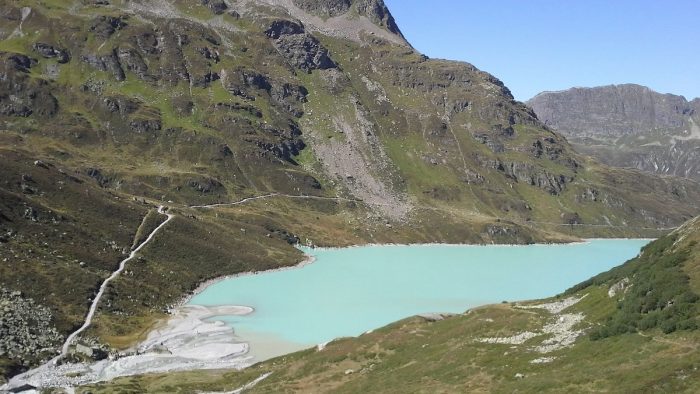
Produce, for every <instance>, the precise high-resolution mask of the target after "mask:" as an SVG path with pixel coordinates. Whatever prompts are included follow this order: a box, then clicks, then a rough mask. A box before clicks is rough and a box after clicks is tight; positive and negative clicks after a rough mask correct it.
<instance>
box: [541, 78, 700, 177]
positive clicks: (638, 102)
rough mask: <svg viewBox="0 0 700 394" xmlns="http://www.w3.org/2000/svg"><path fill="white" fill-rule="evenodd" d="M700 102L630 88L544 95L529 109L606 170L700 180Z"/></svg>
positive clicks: (612, 86) (617, 86)
mask: <svg viewBox="0 0 700 394" xmlns="http://www.w3.org/2000/svg"><path fill="white" fill-rule="evenodd" d="M698 102H700V100H698V99H695V100H693V101H691V102H688V101H687V100H686V99H685V98H684V97H683V96H677V95H673V94H661V93H657V92H655V91H653V90H651V89H649V88H647V87H644V86H639V85H631V84H628V85H610V86H602V87H596V88H573V89H569V90H565V91H560V92H543V93H540V94H538V95H537V96H535V97H533V98H532V99H531V100H529V101H528V104H529V105H530V106H532V108H533V109H534V110H535V112H536V113H537V116H538V117H539V118H540V120H542V121H543V122H544V123H545V124H546V125H548V126H549V127H551V128H552V129H554V130H556V131H558V132H560V133H562V134H564V135H565V136H566V137H567V138H568V139H569V141H571V142H572V144H573V145H574V147H575V148H576V149H577V150H578V151H580V152H582V153H585V154H587V155H591V156H594V157H596V158H597V159H599V160H601V161H602V162H604V163H606V164H609V165H613V166H618V167H632V168H637V169H640V170H643V171H647V172H654V173H661V174H667V175H676V176H682V177H688V178H693V179H696V180H700V111H699V110H700V106H698V105H697V104H698Z"/></svg>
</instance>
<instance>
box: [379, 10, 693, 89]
mask: <svg viewBox="0 0 700 394" xmlns="http://www.w3.org/2000/svg"><path fill="white" fill-rule="evenodd" d="M385 3H386V4H387V6H388V7H389V9H390V10H391V12H392V14H393V15H394V17H395V18H396V21H397V23H398V24H399V27H400V28H401V30H402V31H403V33H404V35H405V36H406V38H407V39H408V40H409V42H411V44H413V46H414V47H415V48H416V49H417V50H419V51H420V52H422V53H424V54H426V55H428V56H430V57H433V58H443V59H452V60H464V61H467V62H469V63H472V64H474V65H475V66H476V67H478V68H480V69H482V70H484V71H487V72H490V73H491V74H494V75H495V76H496V77H498V78H499V79H501V80H502V81H503V82H504V83H505V84H506V86H508V87H509V88H510V89H511V91H512V92H513V95H514V96H515V98H516V99H518V100H527V99H529V98H531V97H532V96H534V95H535V94H537V93H538V92H540V91H543V90H560V89H567V88H570V87H573V86H600V85H608V84H619V83H637V84H640V85H646V86H649V87H650V88H652V89H654V90H657V91H659V92H662V93H674V94H680V95H684V96H685V97H686V98H687V99H689V100H690V99H693V98H695V97H700V0H653V1H652V0H492V1H488V0H385Z"/></svg>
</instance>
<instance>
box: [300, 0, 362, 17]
mask: <svg viewBox="0 0 700 394" xmlns="http://www.w3.org/2000/svg"><path fill="white" fill-rule="evenodd" d="M293 2H294V5H295V6H297V7H299V8H301V9H302V10H304V11H306V12H308V13H311V14H314V15H318V16H321V17H334V16H338V15H342V14H344V13H346V12H348V10H350V6H351V5H352V2H351V1H350V0H293Z"/></svg>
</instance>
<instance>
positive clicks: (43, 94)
mask: <svg viewBox="0 0 700 394" xmlns="http://www.w3.org/2000/svg"><path fill="white" fill-rule="evenodd" d="M35 64H36V60H35V59H32V58H30V57H28V56H25V55H21V54H18V53H5V52H0V115H6V116H14V117H28V116H30V115H33V114H34V115H38V116H53V115H55V114H56V112H57V111H58V101H57V100H56V98H55V97H54V96H53V95H52V94H51V92H50V86H49V83H48V82H47V81H45V80H43V79H36V78H30V77H29V75H28V74H29V72H30V68H32V67H33V66H34V65H35Z"/></svg>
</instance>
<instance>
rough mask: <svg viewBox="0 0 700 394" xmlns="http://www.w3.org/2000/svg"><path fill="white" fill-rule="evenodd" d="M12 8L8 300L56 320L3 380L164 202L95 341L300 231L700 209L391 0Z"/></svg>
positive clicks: (561, 223) (4, 204) (560, 223)
mask: <svg viewBox="0 0 700 394" xmlns="http://www.w3.org/2000/svg"><path fill="white" fill-rule="evenodd" d="M0 21H1V23H0V141H2V145H1V146H0V174H1V177H0V179H2V180H3V182H1V183H0V196H2V199H1V200H0V210H1V211H0V229H1V230H2V232H1V234H4V235H2V236H1V238H0V246H1V248H0V287H2V288H3V289H6V292H2V294H3V297H4V298H3V299H2V302H3V305H7V306H8V308H9V309H10V312H8V313H9V314H8V315H7V316H9V317H8V319H10V320H9V321H11V322H13V323H12V324H15V323H17V324H20V323H21V322H25V323H26V322H31V319H29V318H27V311H26V308H24V307H22V305H28V304H32V303H34V304H35V305H38V306H40V307H44V308H46V309H47V310H48V311H49V312H50V313H51V319H50V321H49V323H48V327H44V328H36V332H34V331H31V330H30V331H31V333H32V334H33V335H34V337H37V336H38V337H39V338H41V340H39V341H35V340H34V339H32V337H31V335H29V336H27V337H26V338H24V337H23V338H17V339H13V340H12V343H13V346H14V347H16V349H13V350H12V353H9V352H7V351H5V354H4V355H0V357H2V359H3V360H4V361H3V365H6V366H7V367H6V370H5V371H6V372H5V374H10V373H15V372H17V371H19V370H21V369H26V368H27V367H28V366H29V365H33V364H36V363H37V362H38V361H39V359H45V358H47V357H48V356H49V355H50V354H51V352H52V351H53V350H55V349H56V347H57V346H58V345H59V344H60V342H61V337H63V338H65V336H66V335H67V334H68V333H70V332H71V331H72V330H74V329H75V328H77V327H79V326H80V324H81V322H82V318H83V316H84V315H85V313H86V312H87V308H88V306H89V304H90V300H91V299H92V297H94V295H95V293H96V291H97V289H98V287H99V285H100V283H101V282H102V280H104V278H106V277H108V276H109V275H110V273H111V272H112V271H113V270H114V269H115V268H116V266H117V264H118V263H119V261H120V260H121V259H123V258H124V256H125V255H128V253H129V250H130V249H131V248H132V247H133V246H134V245H137V244H138V243H139V240H140V239H141V238H142V237H143V234H148V229H152V228H154V227H155V226H157V225H158V220H162V218H160V217H159V216H158V215H156V214H155V213H154V210H155V208H156V207H157V206H159V205H166V206H168V207H169V209H170V212H173V213H174V214H175V215H176V217H175V218H174V219H173V221H172V222H170V223H168V225H167V226H166V227H165V228H164V229H163V231H162V232H161V233H160V234H159V236H158V237H156V238H155V239H154V240H153V242H152V243H150V244H149V245H147V247H146V248H144V249H143V250H142V251H141V253H140V256H139V258H138V259H137V260H138V261H137V262H136V264H130V265H129V266H128V267H127V269H126V271H125V272H124V274H123V275H121V276H120V277H118V278H117V279H116V280H114V281H113V282H111V283H110V286H109V287H108V289H107V291H106V293H105V301H104V302H103V303H101V304H100V307H99V309H98V314H97V316H96V322H95V324H93V326H92V327H91V329H90V330H89V332H88V333H87V335H84V336H83V338H82V339H81V340H83V341H87V342H97V343H102V344H106V345H109V346H112V347H115V348H124V347H128V346H130V345H132V344H134V343H135V342H136V341H138V339H139V338H140V336H142V335H143V334H144V332H145V331H146V330H147V329H148V328H149V327H151V326H152V324H154V322H155V321H157V319H158V318H160V317H162V316H163V315H164V314H165V313H166V312H167V310H168V308H169V307H170V306H172V305H173V304H175V303H177V302H179V300H181V299H182V297H183V296H184V295H186V294H187V293H189V292H191V291H192V290H193V289H195V288H196V287H197V286H198V285H199V284H200V283H202V282H203V281H205V280H208V279H212V278H214V277H218V276H222V275H228V274H233V273H238V272H243V271H251V270H262V269H269V268H276V267H279V266H287V265H292V264H294V263H296V262H298V261H299V260H300V259H301V253H300V252H299V251H298V250H296V249H295V248H293V247H292V246H291V244H293V243H295V242H299V241H301V242H305V243H307V242H308V243H314V244H317V245H332V246H344V245H350V244H361V243H367V242H376V243H381V242H404V243H406V242H452V243H457V242H465V243H527V242H534V241H548V242H549V241H566V240H571V239H575V237H578V236H620V235H626V236H639V235H647V236H656V235H658V234H662V233H665V232H667V231H668V230H669V229H670V228H671V227H674V226H677V225H678V224H680V223H682V222H683V221H685V220H687V219H689V218H690V217H692V216H694V215H696V214H697V213H698V210H699V209H698V208H700V185H698V184H697V183H695V182H692V181H688V180H682V179H676V178H670V177H663V178H659V177H653V176H649V175H645V174H643V173H640V172H637V171H630V170H622V169H613V168H609V167H606V166H603V165H600V164H598V163H596V162H595V161H593V160H590V159H588V158H585V157H582V156H580V155H578V154H577V153H575V152H574V150H573V149H572V148H571V146H570V145H569V144H568V143H567V142H566V141H565V140H564V139H563V138H562V137H560V136H559V135H558V134H555V133H553V132H551V131H550V130H548V129H546V128H545V127H544V126H543V125H542V124H541V123H540V122H539V121H538V120H537V118H536V117H535V115H534V113H532V111H531V110H530V109H529V108H528V107H526V106H525V105H524V104H522V103H519V102H516V101H514V100H513V97H512V95H511V94H510V92H509V91H508V89H507V88H506V87H505V86H504V85H503V84H502V83H501V82H500V81H499V80H498V79H496V78H495V77H493V76H491V75H490V74H487V73H485V72H483V71H480V70H478V69H476V68H475V67H473V66H471V65H469V64H467V63H461V62H452V61H446V60H432V59H428V58H426V57H425V56H423V55H421V54H419V53H417V52H416V51H415V50H413V49H412V48H411V47H410V45H409V44H408V43H406V41H405V40H404V38H403V37H402V36H401V34H400V31H399V30H398V27H396V26H395V22H394V21H393V18H392V17H391V14H390V13H389V12H388V10H387V9H386V7H385V5H384V4H383V2H381V1H379V0H355V1H335V0H334V1H330V0H328V1H310V0H309V1H303V0H298V1H297V0H295V1H292V0H256V1H252V0H247V1H246V0H239V1H236V2H224V1H215V0H206V1H205V0H202V1H194V0H190V1H185V0H176V1H165V0H157V1H119V0H117V1H110V2H104V1H78V0H76V1H31V0H20V1H13V2H7V1H6V2H1V3H0ZM253 196H258V197H259V196H264V197H265V198H260V199H249V198H250V197H253ZM227 203H229V204H230V205H226V204H227ZM207 204H224V205H216V206H213V207H209V208H202V207H201V206H202V205H207ZM149 212H150V213H149ZM17 292H19V293H17ZM4 294H9V295H8V296H7V297H5V296H4ZM12 294H15V295H12ZM25 323H22V324H25ZM25 325H26V324H25ZM29 326H30V327H31V325H29ZM52 329H53V330H56V332H57V333H58V336H56V335H54V334H53V331H51V330H52ZM32 330H33V329H32ZM47 333H48V334H47ZM0 334H3V335H5V334H6V332H2V333H0ZM44 334H47V335H44ZM49 334H50V335H49ZM38 349H44V351H38ZM3 350H5V349H3Z"/></svg>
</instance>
